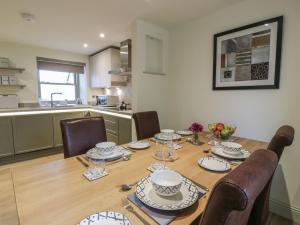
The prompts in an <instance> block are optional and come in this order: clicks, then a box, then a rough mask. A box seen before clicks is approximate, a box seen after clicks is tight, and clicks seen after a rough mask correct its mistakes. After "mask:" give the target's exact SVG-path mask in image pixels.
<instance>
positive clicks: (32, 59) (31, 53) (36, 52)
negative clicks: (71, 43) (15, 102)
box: [0, 42, 98, 103]
mask: <svg viewBox="0 0 300 225" xmlns="http://www.w3.org/2000/svg"><path fill="white" fill-rule="evenodd" d="M37 56H39V57H46V58H53V59H61V60H67V61H76V62H83V63H86V74H85V75H86V76H85V79H81V81H82V84H83V85H82V94H83V96H82V97H83V98H84V99H85V100H87V99H89V100H92V99H91V96H92V95H93V94H96V93H98V90H97V89H90V88H89V79H88V78H89V77H88V74H89V64H88V56H87V55H82V54H76V53H71V52H66V51H61V50H56V49H48V48H42V47H36V46H30V45H24V44H18V43H10V42H0V57H6V58H9V59H10V61H11V62H12V63H13V64H14V65H15V66H17V67H20V68H25V72H24V73H22V74H18V75H17V76H18V77H17V78H18V80H19V81H20V83H22V84H24V85H26V87H25V88H24V89H17V88H4V87H0V93H1V94H17V95H18V96H19V99H20V102H22V103H31V102H38V80H37V76H38V75H37V68H36V57H37Z"/></svg>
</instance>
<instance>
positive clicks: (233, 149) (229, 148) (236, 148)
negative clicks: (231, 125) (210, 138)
mask: <svg viewBox="0 0 300 225" xmlns="http://www.w3.org/2000/svg"><path fill="white" fill-rule="evenodd" d="M221 146H222V148H223V152H224V153H227V154H229V155H240V154H241V150H242V145H240V144H238V143H235V142H229V141H226V142H222V143H221Z"/></svg>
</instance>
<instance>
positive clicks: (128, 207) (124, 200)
mask: <svg viewBox="0 0 300 225" xmlns="http://www.w3.org/2000/svg"><path fill="white" fill-rule="evenodd" d="M122 206H123V207H124V208H125V209H126V210H127V211H128V212H131V213H133V214H134V215H135V216H136V217H137V218H139V220H140V221H141V222H142V223H143V224H145V225H150V223H148V222H147V221H146V220H145V219H144V218H143V217H142V216H141V215H139V214H138V213H137V212H136V211H134V208H133V207H132V205H130V203H129V201H128V199H127V198H122Z"/></svg>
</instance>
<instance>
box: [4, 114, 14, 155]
mask: <svg viewBox="0 0 300 225" xmlns="http://www.w3.org/2000/svg"><path fill="white" fill-rule="evenodd" d="M11 119H12V118H11V117H0V143H1V147H0V157H4V156H10V155H14V153H15V151H14V144H13V131H12V121H11Z"/></svg>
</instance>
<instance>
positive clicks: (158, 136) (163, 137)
mask: <svg viewBox="0 0 300 225" xmlns="http://www.w3.org/2000/svg"><path fill="white" fill-rule="evenodd" d="M154 138H155V139H157V140H161V141H170V140H173V141H176V140H179V139H181V135H179V134H175V133H174V134H173V133H171V134H168V133H158V134H155V136H154Z"/></svg>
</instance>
